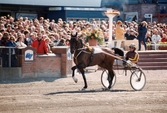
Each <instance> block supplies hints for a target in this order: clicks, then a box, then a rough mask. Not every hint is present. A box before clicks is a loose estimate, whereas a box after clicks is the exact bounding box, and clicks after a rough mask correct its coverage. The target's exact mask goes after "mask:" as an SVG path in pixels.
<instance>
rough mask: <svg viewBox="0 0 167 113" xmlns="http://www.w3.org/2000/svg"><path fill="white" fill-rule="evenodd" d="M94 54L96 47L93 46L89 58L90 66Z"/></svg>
mask: <svg viewBox="0 0 167 113" xmlns="http://www.w3.org/2000/svg"><path fill="white" fill-rule="evenodd" d="M93 55H94V48H92V51H91V53H90V60H89V63H88V66H89V65H90V63H91V62H92V60H93Z"/></svg>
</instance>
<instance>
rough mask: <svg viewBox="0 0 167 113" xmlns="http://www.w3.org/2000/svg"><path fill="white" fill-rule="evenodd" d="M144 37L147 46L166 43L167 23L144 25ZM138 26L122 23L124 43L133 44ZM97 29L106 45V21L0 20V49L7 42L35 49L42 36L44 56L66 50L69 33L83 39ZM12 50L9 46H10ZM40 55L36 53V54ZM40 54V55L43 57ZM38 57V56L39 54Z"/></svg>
mask: <svg viewBox="0 0 167 113" xmlns="http://www.w3.org/2000/svg"><path fill="white" fill-rule="evenodd" d="M116 24H117V22H116V21H114V22H113V26H112V27H113V31H112V34H113V35H112V36H113V40H114V39H115V40H116V38H115V37H116V36H115V34H116ZM146 24H147V25H146V27H147V33H146V38H145V39H146V42H153V43H159V42H167V24H166V23H157V22H156V21H154V22H153V23H150V22H146ZM138 26H139V23H137V22H134V21H132V22H126V21H125V22H122V24H121V27H122V28H123V29H124V30H125V34H124V36H125V38H124V39H125V40H133V39H137V37H138V34H139V33H138ZM95 27H98V28H99V29H100V30H101V31H102V32H103V36H104V42H106V41H108V38H109V32H108V31H109V24H108V22H106V21H101V22H99V21H95V20H92V21H91V22H88V21H84V20H78V21H76V22H73V21H69V22H66V21H63V20H62V19H61V18H59V19H58V21H57V22H56V21H55V20H49V19H44V18H43V17H40V18H39V19H34V20H30V19H28V18H26V17H24V18H23V17H20V18H19V19H15V18H13V17H9V18H7V17H6V16H1V17H0V46H7V42H8V41H11V40H13V42H15V43H16V45H12V46H13V47H27V46H32V47H37V45H36V46H34V44H33V43H34V41H35V40H37V39H38V38H39V36H41V40H43V41H44V43H45V44H46V50H45V51H43V52H45V53H51V52H52V51H51V49H50V48H51V47H53V46H69V40H70V38H71V32H72V30H75V31H76V32H77V33H78V36H80V37H84V36H85V35H86V34H85V32H86V31H90V30H91V29H92V28H95ZM10 46H11V45H10ZM38 52H39V51H38ZM43 52H42V53H43ZM39 53H41V52H39Z"/></svg>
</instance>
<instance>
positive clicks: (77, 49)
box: [70, 37, 117, 90]
mask: <svg viewBox="0 0 167 113" xmlns="http://www.w3.org/2000/svg"><path fill="white" fill-rule="evenodd" d="M90 48H91V47H89V46H85V44H84V43H83V40H82V39H81V38H78V37H71V39H70V52H71V54H74V63H75V64H76V65H75V66H73V67H72V68H71V69H72V78H73V80H74V81H75V82H77V81H78V80H77V78H75V69H78V70H79V71H80V72H81V74H82V77H83V80H84V87H83V88H82V90H85V89H86V88H87V87H88V85H87V81H86V77H85V71H84V69H85V68H86V67H88V66H94V65H98V66H100V67H102V68H104V69H106V70H108V72H109V77H108V81H109V86H108V89H110V88H111V85H112V80H113V77H114V71H113V63H114V60H115V58H117V57H115V55H114V51H113V50H111V49H109V48H108V49H107V48H100V47H94V48H93V50H92V48H91V49H90Z"/></svg>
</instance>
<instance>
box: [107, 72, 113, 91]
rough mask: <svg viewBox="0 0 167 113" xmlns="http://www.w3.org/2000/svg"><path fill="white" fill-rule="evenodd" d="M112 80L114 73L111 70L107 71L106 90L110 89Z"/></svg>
mask: <svg viewBox="0 0 167 113" xmlns="http://www.w3.org/2000/svg"><path fill="white" fill-rule="evenodd" d="M113 78H114V71H113V70H110V71H109V78H108V81H109V86H108V89H110V88H111V85H112V81H113Z"/></svg>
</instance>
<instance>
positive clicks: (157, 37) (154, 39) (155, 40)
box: [151, 30, 161, 50]
mask: <svg viewBox="0 0 167 113" xmlns="http://www.w3.org/2000/svg"><path fill="white" fill-rule="evenodd" d="M151 40H152V43H153V44H154V46H153V49H155V50H157V49H158V47H159V46H158V45H157V44H158V43H159V42H160V41H161V36H160V35H159V34H158V31H157V30H154V34H153V35H152V37H151Z"/></svg>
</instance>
